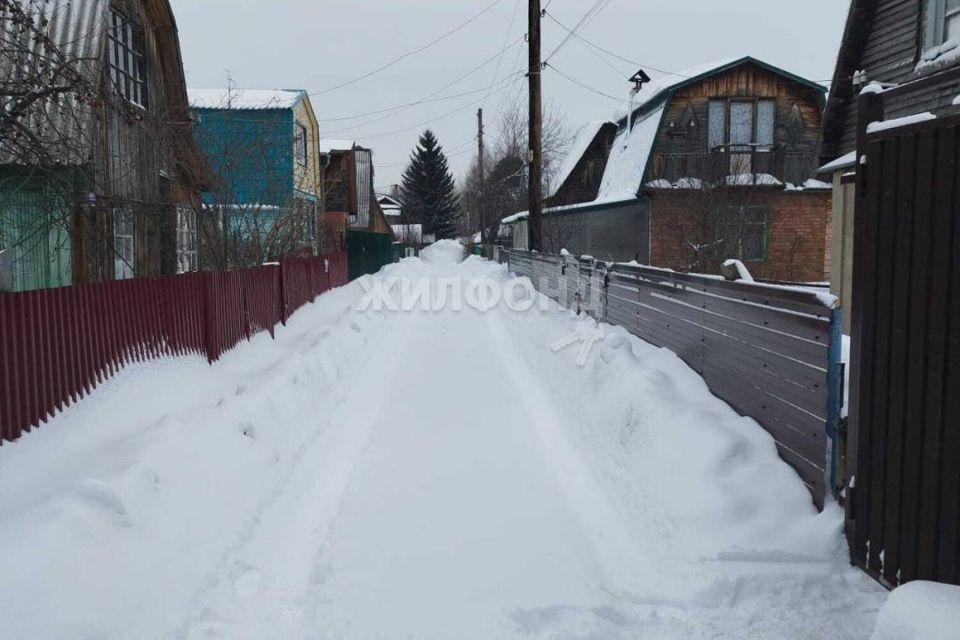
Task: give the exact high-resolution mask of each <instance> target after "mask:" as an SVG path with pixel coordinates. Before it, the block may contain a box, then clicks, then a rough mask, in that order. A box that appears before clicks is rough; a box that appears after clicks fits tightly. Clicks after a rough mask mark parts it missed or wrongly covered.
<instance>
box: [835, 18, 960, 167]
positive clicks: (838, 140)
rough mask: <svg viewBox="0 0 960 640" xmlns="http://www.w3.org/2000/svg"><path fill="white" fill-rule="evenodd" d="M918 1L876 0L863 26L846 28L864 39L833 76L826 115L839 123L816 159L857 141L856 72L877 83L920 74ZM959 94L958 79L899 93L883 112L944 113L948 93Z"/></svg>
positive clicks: (889, 115) (850, 147)
mask: <svg viewBox="0 0 960 640" xmlns="http://www.w3.org/2000/svg"><path fill="white" fill-rule="evenodd" d="M921 1H922V0H879V1H877V2H876V7H875V8H874V9H873V15H872V17H871V18H869V24H868V25H863V24H861V25H853V27H856V28H848V34H847V38H848V39H850V40H853V39H856V38H863V42H862V44H861V45H860V46H862V51H861V52H860V53H859V55H857V54H856V52H854V53H852V54H850V56H851V59H850V60H848V61H842V63H843V64H844V65H845V68H844V69H843V70H842V71H841V74H842V77H840V78H837V79H836V80H835V82H837V83H838V85H839V86H837V87H836V88H835V89H834V95H833V97H832V98H831V100H832V104H831V105H830V107H829V109H830V111H831V112H832V113H831V117H834V118H837V119H838V122H840V123H842V126H840V127H839V128H837V129H836V130H828V131H825V134H824V143H823V149H822V152H821V161H824V162H829V161H830V160H833V159H834V158H837V157H839V156H841V155H843V154H845V153H847V152H849V151H852V150H853V149H854V148H855V147H856V145H857V100H856V98H857V93H858V91H857V90H856V89H855V88H854V87H853V85H852V82H853V77H852V76H853V73H854V72H855V71H858V70H862V71H865V72H866V79H867V81H870V82H881V83H894V84H903V83H906V82H910V81H912V80H916V79H918V78H920V77H922V75H921V74H919V73H918V72H917V71H916V66H917V63H918V62H919V60H920V53H921V51H920V48H921V35H920V34H921V33H922V30H921ZM858 4H864V3H862V2H860V3H858ZM858 29H866V30H867V33H866V35H865V36H862V35H859V34H858V33H857V30H858ZM844 47H851V48H856V47H857V43H856V42H852V41H851V42H845V43H844ZM842 55H844V52H843V51H841V56H842ZM958 93H960V82H952V83H949V84H945V85H939V86H932V87H926V88H923V89H920V90H918V91H916V92H912V93H909V94H904V95H901V96H898V97H897V98H896V99H894V100H889V101H887V103H886V107H887V112H886V117H887V118H898V117H901V116H905V115H910V114H915V113H921V112H924V111H932V112H934V113H943V112H948V111H951V110H953V107H952V102H953V98H954V97H955V96H956V95H957V94H958Z"/></svg>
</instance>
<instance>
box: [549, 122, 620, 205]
mask: <svg viewBox="0 0 960 640" xmlns="http://www.w3.org/2000/svg"><path fill="white" fill-rule="evenodd" d="M616 135H617V125H615V124H614V123H612V122H608V123H607V124H605V125H603V126H602V127H601V128H600V131H598V132H597V135H596V137H595V138H594V139H593V142H591V143H590V146H589V147H588V148H587V151H586V153H584V154H583V156H582V157H581V158H580V160H579V161H578V162H577V166H576V167H575V168H574V170H573V171H572V172H571V173H570V176H569V177H567V180H566V181H565V182H564V183H563V184H562V185H561V186H560V188H559V189H557V193H556V194H554V196H553V197H551V198H549V199H547V202H546V205H547V206H548V207H562V206H565V205H571V204H580V203H582V202H592V201H594V200H596V199H597V194H598V193H599V192H600V184H601V183H602V182H603V172H604V170H605V169H606V168H607V159H608V158H609V157H610V149H611V147H612V146H613V139H614V138H615V137H616Z"/></svg>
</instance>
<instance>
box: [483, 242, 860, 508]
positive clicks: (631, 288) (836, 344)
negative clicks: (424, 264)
mask: <svg viewBox="0 0 960 640" xmlns="http://www.w3.org/2000/svg"><path fill="white" fill-rule="evenodd" d="M499 257H500V261H501V262H503V263H506V264H508V265H509V268H510V271H511V272H512V273H514V274H516V275H518V276H526V277H528V278H530V279H531V281H532V282H533V284H534V286H535V287H536V288H537V290H538V291H540V292H541V293H543V294H545V295H548V296H549V297H551V298H553V299H554V300H557V301H558V302H559V303H560V304H562V305H563V306H565V307H567V308H569V309H573V310H576V311H578V312H583V313H587V314H589V315H591V316H592V317H594V318H595V319H597V320H599V321H603V322H608V323H610V324H615V325H619V326H622V327H624V328H625V329H627V330H628V331H630V332H631V333H633V334H634V335H636V336H638V337H640V338H642V339H643V340H645V341H647V342H649V343H651V344H654V345H656V346H659V347H665V348H667V349H670V350H671V351H673V352H675V353H676V354H677V355H678V356H679V357H680V358H682V359H683V360H684V361H685V362H686V363H687V364H688V365H689V366H690V367H691V368H692V369H694V370H695V371H696V372H697V373H699V374H700V375H701V376H703V378H704V380H705V381H706V383H707V385H708V386H709V388H710V390H711V391H712V392H713V393H714V394H715V395H716V396H718V397H719V398H721V399H723V400H725V401H726V402H727V403H729V404H730V405H731V406H732V407H733V408H734V409H736V410H737V411H738V412H739V413H741V414H742V415H746V416H750V417H752V418H753V419H755V420H756V421H757V422H758V423H760V424H761V425H762V426H763V427H764V428H765V429H766V430H767V431H768V432H769V433H770V434H771V435H772V436H773V438H774V439H775V440H776V443H777V448H778V450H779V452H780V455H781V457H782V458H783V459H784V460H785V461H786V462H787V463H789V464H790V465H791V466H792V467H793V468H794V469H796V471H797V473H798V474H799V475H800V477H801V478H802V479H803V481H804V483H806V485H807V487H808V488H809V489H810V492H811V494H812V495H813V498H814V501H815V502H816V504H817V505H818V506H820V507H822V506H823V503H824V499H825V497H826V496H827V494H828V492H831V493H833V494H837V493H838V492H839V490H840V486H839V485H840V478H841V477H842V473H841V471H842V465H843V459H842V455H841V453H842V452H841V451H840V447H838V431H839V429H838V426H839V422H840V410H841V405H842V386H843V374H842V364H841V342H842V333H841V326H842V314H841V310H840V309H839V308H837V306H836V305H835V304H834V303H833V302H832V301H831V300H829V299H827V298H824V297H823V296H821V295H819V294H817V293H816V292H812V291H811V292H808V291H803V290H798V289H789V288H784V287H777V286H771V285H762V284H755V283H745V282H728V281H726V280H723V279H721V278H714V277H711V276H703V275H692V274H685V273H676V272H673V271H667V270H662V269H656V268H653V267H645V266H630V265H617V264H607V263H603V262H598V261H595V260H593V259H590V258H574V257H572V256H549V255H544V254H538V253H530V252H526V251H516V250H512V251H502V252H501V253H500V256H499Z"/></svg>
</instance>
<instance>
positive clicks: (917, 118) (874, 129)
mask: <svg viewBox="0 0 960 640" xmlns="http://www.w3.org/2000/svg"><path fill="white" fill-rule="evenodd" d="M936 119H937V116H935V115H933V114H932V113H930V112H929V111H924V112H923V113H915V114H913V115H909V116H904V117H902V118H891V119H890V120H880V121H877V122H871V123H870V124H868V125H867V133H879V132H881V131H889V130H890V129H897V128H899V127H906V126H909V125H911V124H920V123H921V122H929V121H931V120H936Z"/></svg>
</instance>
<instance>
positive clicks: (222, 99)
mask: <svg viewBox="0 0 960 640" xmlns="http://www.w3.org/2000/svg"><path fill="white" fill-rule="evenodd" d="M187 92H188V94H189V96H190V107H191V108H192V109H216V110H218V111H219V110H233V111H264V110H269V109H280V110H287V109H293V108H294V107H295V106H297V103H299V102H300V101H301V100H303V99H304V98H305V97H306V95H307V92H306V91H302V90H289V89H280V90H278V89H188V90H187Z"/></svg>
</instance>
